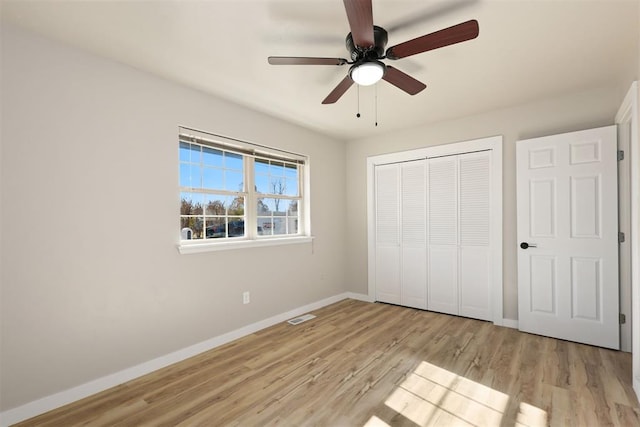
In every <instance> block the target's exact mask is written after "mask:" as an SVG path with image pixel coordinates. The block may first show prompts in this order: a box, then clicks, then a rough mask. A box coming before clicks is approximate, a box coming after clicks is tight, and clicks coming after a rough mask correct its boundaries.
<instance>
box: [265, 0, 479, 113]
mask: <svg viewBox="0 0 640 427" xmlns="http://www.w3.org/2000/svg"><path fill="white" fill-rule="evenodd" d="M343 1H344V7H345V10H346V12H347V19H348V20H349V28H350V29H351V32H350V33H349V34H347V38H346V41H345V43H346V46H347V50H348V51H349V53H350V57H351V61H349V60H347V59H345V58H317V57H304V56H270V57H269V64H271V65H345V64H350V65H351V68H350V69H349V74H347V76H346V77H345V78H344V79H342V81H341V82H340V83H338V86H336V87H335V89H333V90H332V91H331V93H330V94H329V95H328V96H327V97H326V98H325V99H324V101H322V103H323V104H333V103H335V102H336V101H337V100H338V99H340V97H341V96H342V95H344V93H345V92H346V91H347V90H348V89H349V88H350V87H351V85H353V83H357V84H359V85H363V86H368V85H372V84H374V83H376V82H378V81H379V80H380V79H383V80H386V81H387V82H389V83H391V84H392V85H394V86H396V87H397V88H399V89H401V90H403V91H405V92H407V93H408V94H410V95H415V94H417V93H419V92H421V91H422V90H423V89H424V88H426V87H427V86H426V85H425V84H424V83H422V82H420V81H418V80H416V79H414V78H413V77H411V76H410V75H408V74H406V73H404V72H402V71H400V70H398V69H397V68H394V67H392V66H391V65H386V64H384V63H383V62H382V60H383V59H391V60H396V59H400V58H406V57H407V56H411V55H416V54H418V53H423V52H427V51H429V50H433V49H438V48H441V47H445V46H449V45H452V44H456V43H460V42H464V41H467V40H471V39H474V38H476V37H478V32H479V28H478V21H476V20H475V19H473V20H470V21H466V22H463V23H461V24H458V25H454V26H452V27H449V28H445V29H443V30H440V31H436V32H434V33H430V34H426V35H424V36H421V37H417V38H415V39H412V40H409V41H406V42H404V43H400V44H397V45H395V46H392V47H390V48H388V49H387V50H386V52H385V47H386V45H387V41H388V34H387V31H386V30H385V29H384V28H382V27H379V26H377V25H373V8H372V5H371V2H372V0H343Z"/></svg>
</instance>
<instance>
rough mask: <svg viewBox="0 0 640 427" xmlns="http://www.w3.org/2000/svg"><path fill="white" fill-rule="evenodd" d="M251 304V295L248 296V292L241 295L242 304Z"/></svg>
mask: <svg viewBox="0 0 640 427" xmlns="http://www.w3.org/2000/svg"><path fill="white" fill-rule="evenodd" d="M250 302H251V294H249V291H245V292H243V293H242V303H243V304H249V303H250Z"/></svg>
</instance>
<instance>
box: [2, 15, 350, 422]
mask: <svg viewBox="0 0 640 427" xmlns="http://www.w3.org/2000/svg"><path fill="white" fill-rule="evenodd" d="M1 71H2V85H1V90H2V134H1V136H2V157H1V158H2V181H1V183H2V205H1V206H2V227H1V233H2V254H1V258H2V273H1V274H2V276H1V279H2V306H1V316H2V317H1V324H2V343H1V344H2V353H1V357H0V359H1V366H0V369H1V372H2V375H1V382H2V384H1V390H0V393H1V395H2V410H7V409H10V408H13V407H16V406H19V405H21V404H25V403H28V402H30V401H33V400H35V399H38V398H41V397H44V396H48V395H50V394H52V393H55V392H60V391H62V390H65V389H68V388H70V387H73V386H76V385H79V384H83V383H86V382H88V381H90V380H94V379H96V378H100V377H102V376H105V375H107V374H110V373H114V372H118V371H120V370H123V369H125V368H129V367H131V366H134V365H136V364H139V363H142V362H146V361H149V360H151V359H153V358H155V357H158V356H162V355H165V354H168V353H170V352H172V351H176V350H178V349H182V348H185V347H188V346H190V345H193V344H196V343H198V342H201V341H204V340H207V339H209V338H212V337H215V336H218V335H221V334H223V333H225V332H228V331H232V330H235V329H237V328H239V327H242V326H245V325H248V324H251V323H253V322H256V321H259V320H263V319H266V318H268V317H271V316H273V315H276V314H280V313H283V312H286V311H289V310H291V309H294V308H297V307H300V306H303V305H305V304H308V303H312V302H315V301H318V300H321V299H323V298H326V297H330V296H334V295H337V294H340V293H343V292H344V291H345V290H346V289H345V285H344V271H345V268H344V265H345V258H346V252H345V250H344V246H345V223H344V220H343V215H344V214H343V212H344V211H343V209H344V204H345V199H346V197H345V190H344V185H343V183H344V181H345V177H344V171H345V169H346V168H345V146H344V143H343V142H338V141H335V140H332V139H329V138H327V137H324V136H321V135H318V134H316V133H313V132H310V131H308V130H305V129H302V128H299V127H296V126H293V125H290V124H287V123H285V122H282V121H280V120H276V119H273V118H270V117H267V116H265V115H262V114H259V113H256V112H253V111H250V110H247V109H245V108H242V107H239V106H237V105H233V104H231V103H229V102H225V101H222V100H220V99H216V98H212V97H209V96H205V95H203V94H201V93H199V92H197V91H193V90H190V89H186V88H184V87H181V86H178V85H174V84H171V83H169V82H167V81H164V80H162V79H159V78H156V77H153V76H151V75H148V74H145V73H142V72H139V71H137V70H135V69H132V68H129V67H126V66H123V65H120V64H117V63H113V62H109V61H106V60H103V59H101V58H98V57H94V56H91V55H88V54H85V53H83V52H80V51H77V50H74V49H72V48H68V47H66V46H63V45H60V44H57V43H55V42H52V41H49V40H45V39H41V38H39V37H37V36H35V35H32V34H30V33H26V32H23V31H22V30H19V29H17V28H14V27H11V26H8V25H4V24H3V28H2V69H1ZM178 125H186V126H191V127H195V128H200V129H205V130H209V131H212V132H216V133H220V134H224V135H230V136H233V137H235V138H241V139H245V140H248V141H254V142H257V143H260V144H264V145H269V146H274V147H278V148H283V149H286V150H291V151H295V152H300V153H304V154H308V155H309V156H310V159H311V197H312V200H311V203H312V208H311V218H312V232H313V235H315V236H316V239H315V241H314V242H313V244H302V245H290V246H278V247H267V248H253V249H245V250H234V251H222V252H210V253H204V254H194V255H179V254H178V251H177V249H176V243H177V241H178V236H179V233H178V229H179V221H178V214H179V199H178V197H179V191H178V143H177V132H178ZM244 290H249V291H251V297H252V298H251V304H249V305H242V291H244Z"/></svg>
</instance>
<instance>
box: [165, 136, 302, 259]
mask: <svg viewBox="0 0 640 427" xmlns="http://www.w3.org/2000/svg"><path fill="white" fill-rule="evenodd" d="M178 136H179V137H178V140H179V142H186V143H195V144H199V145H203V146H208V147H211V148H214V149H221V150H225V151H227V152H231V153H234V154H239V155H241V156H243V159H244V167H245V179H246V181H247V182H251V183H255V171H254V161H255V160H257V159H261V160H271V161H283V162H287V163H293V164H297V165H300V166H302V167H301V168H299V174H300V176H299V180H298V186H299V187H298V188H299V191H300V192H301V195H300V196H299V197H284V198H285V199H289V198H292V199H296V200H299V204H298V210H299V212H298V233H297V234H290V235H267V236H261V235H258V234H257V232H256V231H255V230H253V228H252V226H253V225H255V224H257V223H258V222H257V217H258V215H257V212H253V210H254V209H253V208H254V207H255V206H257V199H258V198H260V197H265V198H270V196H271V197H272V196H274V195H272V194H269V193H258V192H256V191H249V189H248V188H245V197H246V198H245V221H246V223H247V224H251V225H250V226H248V227H245V233H246V234H245V237H239V238H225V239H220V240H216V239H198V240H183V239H182V236H181V233H180V230H179V229H178V233H177V234H178V236H177V238H178V245H177V248H178V251H179V252H180V254H192V253H202V252H210V251H219V250H230V249H241V248H250V247H264V246H281V245H290V244H302V243H311V242H312V241H313V236H312V235H311V215H310V192H309V190H310V180H309V177H310V165H309V163H310V162H309V157H308V156H305V155H302V154H299V153H293V152H289V151H286V150H281V149H278V148H273V147H267V146H263V145H260V144H255V143H252V142H247V141H242V140H239V139H235V138H229V137H226V136H222V135H216V134H213V133H210V132H204V131H201V130H197V129H193V128H189V127H184V126H180V127H179V129H178ZM179 188H180V192H182V191H184V190H186V188H184V187H179ZM200 190H201V191H202V189H200ZM178 216H180V213H179V214H178Z"/></svg>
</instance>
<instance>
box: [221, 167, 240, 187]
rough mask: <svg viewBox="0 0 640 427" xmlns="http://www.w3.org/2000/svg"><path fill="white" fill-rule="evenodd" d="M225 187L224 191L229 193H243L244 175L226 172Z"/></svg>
mask: <svg viewBox="0 0 640 427" xmlns="http://www.w3.org/2000/svg"><path fill="white" fill-rule="evenodd" d="M224 178H225V185H224V189H225V190H227V191H242V190H243V188H242V187H243V184H242V183H243V179H242V173H240V172H231V171H225V173H224Z"/></svg>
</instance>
